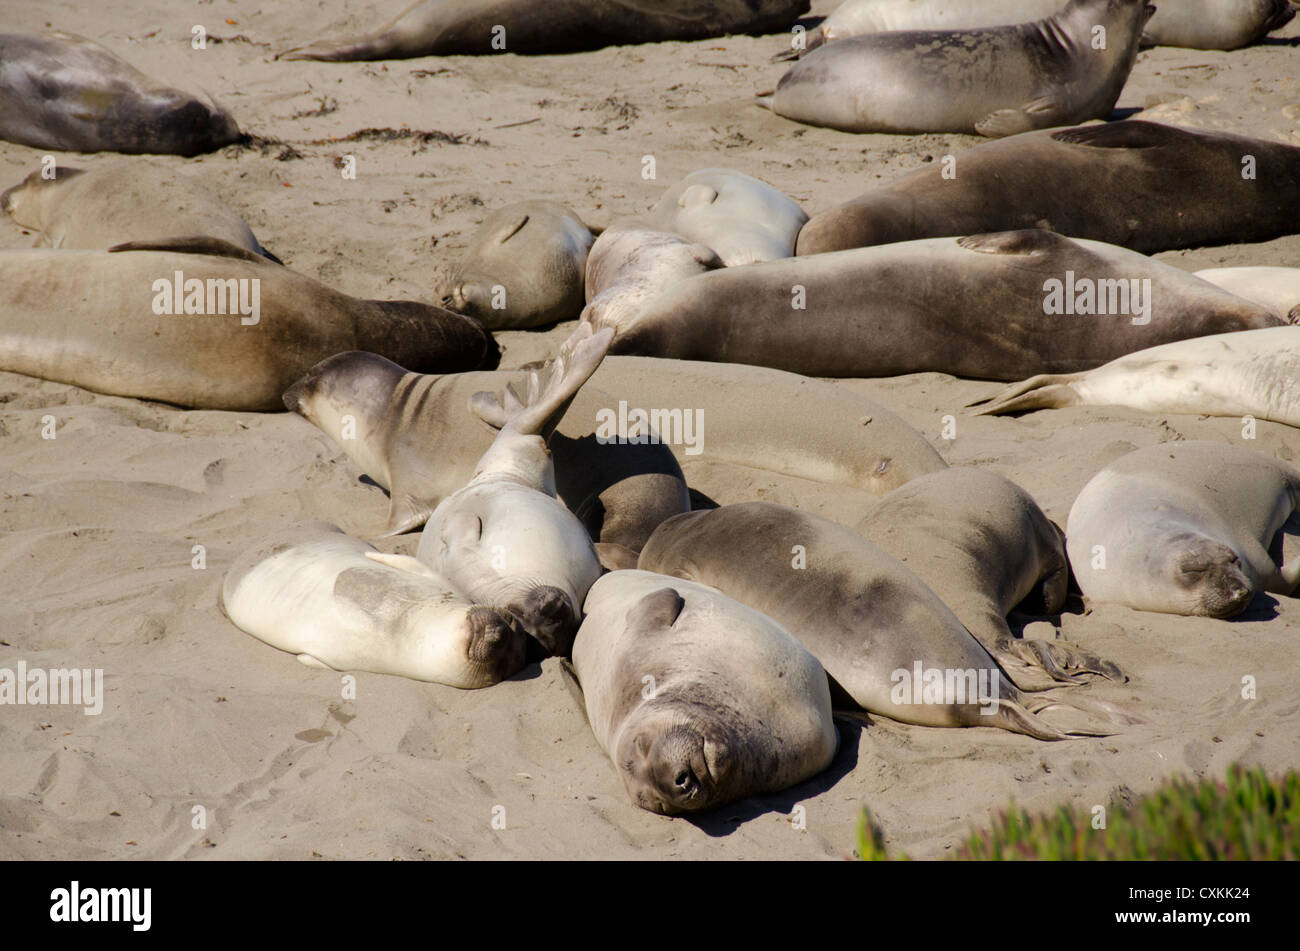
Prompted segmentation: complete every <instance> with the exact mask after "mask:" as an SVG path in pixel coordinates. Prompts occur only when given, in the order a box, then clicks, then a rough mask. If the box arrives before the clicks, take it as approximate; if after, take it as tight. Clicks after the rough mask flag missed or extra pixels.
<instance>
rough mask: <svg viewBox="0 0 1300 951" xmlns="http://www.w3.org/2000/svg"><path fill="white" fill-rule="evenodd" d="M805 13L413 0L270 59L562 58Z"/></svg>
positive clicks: (720, 6) (664, 1)
mask: <svg viewBox="0 0 1300 951" xmlns="http://www.w3.org/2000/svg"><path fill="white" fill-rule="evenodd" d="M808 7H809V0H547V2H546V3H544V4H540V3H537V2H535V0H419V2H417V3H415V4H413V5H412V6H410V7H409V8H407V10H406V11H405V12H403V13H402V14H401V15H400V16H398V18H397V19H396V20H394V21H393V22H391V23H389V24H388V25H386V26H381V27H380V28H379V29H377V30H375V31H374V32H373V33H368V34H365V35H363V36H355V37H348V38H342V39H323V40H317V41H316V42H314V43H310V44H308V45H306V46H298V47H294V48H293V49H291V50H286V51H285V52H283V53H279V54H277V55H276V59H321V60H332V61H335V62H343V61H348V60H363V59H403V58H408V57H412V56H455V55H458V54H462V53H500V52H511V53H565V52H570V51H577V50H590V49H597V48H599V47H601V46H609V45H613V44H618V43H662V42H664V41H666V40H700V39H706V38H708V37H711V36H723V35H724V34H727V33H767V32H771V31H772V30H781V29H785V28H786V27H788V26H789V25H790V24H791V23H793V22H794V21H795V19H796V18H797V17H799V16H800V15H801V14H804V13H807V12H808Z"/></svg>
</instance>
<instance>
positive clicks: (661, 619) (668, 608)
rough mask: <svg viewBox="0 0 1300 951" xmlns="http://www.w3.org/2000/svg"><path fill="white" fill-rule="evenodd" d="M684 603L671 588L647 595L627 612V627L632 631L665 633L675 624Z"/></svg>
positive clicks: (684, 605)
mask: <svg viewBox="0 0 1300 951" xmlns="http://www.w3.org/2000/svg"><path fill="white" fill-rule="evenodd" d="M684 607H686V601H685V600H683V598H682V596H681V595H680V594H678V593H677V592H676V590H674V589H673V588H660V589H659V590H658V591H654V592H652V593H650V594H647V595H646V596H645V597H644V598H642V599H641V600H640V601H638V602H637V603H636V604H634V605H632V607H631V608H629V609H628V612H627V626H628V629H629V630H634V631H666V630H668V628H670V627H672V626H673V624H674V623H675V622H676V620H677V618H678V616H679V615H680V614H681V613H682V609H683V608H684Z"/></svg>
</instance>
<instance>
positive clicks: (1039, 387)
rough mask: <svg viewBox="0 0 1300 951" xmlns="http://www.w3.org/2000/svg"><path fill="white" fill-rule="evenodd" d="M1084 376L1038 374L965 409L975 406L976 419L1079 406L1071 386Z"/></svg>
mask: <svg viewBox="0 0 1300 951" xmlns="http://www.w3.org/2000/svg"><path fill="white" fill-rule="evenodd" d="M1083 376H1084V375H1083V374H1082V373H1040V374H1039V375H1038V376H1031V377H1030V378H1029V379H1027V380H1024V381H1022V382H1020V383H1012V384H1011V385H1010V386H1008V387H1007V388H1006V389H1004V390H1003V391H1002V392H1001V393H998V394H997V395H996V396H991V397H989V398H988V399H986V400H977V401H976V402H975V403H971V404H969V406H968V407H967V408H970V407H973V406H976V405H978V406H979V409H977V410H975V411H974V415H975V416H997V415H999V414H1001V413H1023V412H1026V411H1028V410H1033V409H1057V408H1058V407H1061V406H1074V405H1076V404H1077V403H1078V402H1079V394H1078V391H1076V390H1075V389H1074V388H1073V387H1071V386H1070V384H1071V383H1074V382H1076V381H1078V380H1081V379H1083Z"/></svg>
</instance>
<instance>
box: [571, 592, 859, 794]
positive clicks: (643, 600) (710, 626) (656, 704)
mask: <svg viewBox="0 0 1300 951" xmlns="http://www.w3.org/2000/svg"><path fill="white" fill-rule="evenodd" d="M586 614H587V617H586V619H585V620H584V621H583V622H582V628H581V629H580V630H579V631H578V637H577V640H576V641H575V642H574V645H573V668H574V672H575V673H576V675H577V679H578V681H579V683H580V684H581V687H582V695H583V700H584V702H585V705H586V713H587V721H588V722H589V723H590V724H591V730H592V732H593V733H594V734H595V735H596V742H597V743H599V744H600V748H601V749H603V750H604V751H605V752H606V753H607V754H608V755H609V758H610V759H611V760H613V761H614V765H615V767H617V769H618V772H619V775H620V777H621V778H622V780H623V785H624V787H625V788H626V790H627V794H628V797H629V798H630V799H631V800H632V801H633V802H634V803H636V804H637V805H638V806H640V807H641V808H642V809H647V810H649V811H651V812H657V813H660V814H662V815H675V814H678V813H683V812H697V811H699V810H702V809H712V808H714V807H716V806H721V805H725V804H727V803H729V802H734V801H736V800H737V799H743V798H745V797H746V796H761V795H764V794H767V793H774V792H778V791H780V790H782V789H787V788H789V787H790V786H793V785H795V784H796V783H801V782H803V781H804V780H806V779H810V778H812V777H813V776H815V775H817V774H818V773H820V772H821V771H822V770H824V769H825V768H826V767H827V766H829V765H830V763H831V760H832V759H833V758H834V756H835V749H836V745H837V743H838V734H837V731H836V729H835V724H834V722H833V721H832V719H831V699H830V692H829V689H828V687H827V682H826V672H825V671H824V670H822V667H821V664H819V663H817V659H816V658H815V657H813V656H812V655H811V654H810V653H808V651H806V650H804V648H803V647H801V646H800V645H799V642H798V641H796V640H795V639H794V638H793V637H791V636H790V634H789V632H787V631H786V630H784V629H783V628H782V627H781V626H780V625H779V624H777V623H776V622H775V621H773V620H772V619H771V618H768V617H764V616H763V615H761V614H759V613H758V612H757V611H754V610H752V609H751V608H747V607H746V606H745V605H743V604H739V603H737V602H735V601H733V600H731V599H730V598H727V597H724V596H723V595H721V594H719V593H718V592H716V591H714V590H712V589H710V588H705V587H703V586H702V585H697V584H692V583H691V582H689V581H681V580H679V579H677V578H665V577H663V576H662V575H656V574H652V573H650V572H648V571H614V572H610V573H609V574H607V575H605V577H603V578H601V579H600V580H599V581H597V582H596V584H595V585H594V586H593V587H592V589H591V593H590V594H588V595H587V604H586Z"/></svg>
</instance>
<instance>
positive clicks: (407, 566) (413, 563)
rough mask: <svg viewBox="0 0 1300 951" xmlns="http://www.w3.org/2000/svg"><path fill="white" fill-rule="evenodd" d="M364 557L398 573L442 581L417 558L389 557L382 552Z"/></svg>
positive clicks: (371, 553) (369, 552) (367, 553)
mask: <svg viewBox="0 0 1300 951" xmlns="http://www.w3.org/2000/svg"><path fill="white" fill-rule="evenodd" d="M366 557H367V558H369V559H370V560H371V561H374V562H378V563H379V564H381V565H387V566H388V567H389V568H395V569H397V570H398V571H409V572H410V573H411V574H413V575H423V576H424V577H426V578H434V579H437V580H439V581H441V580H443V579H441V578H439V577H438V573H437V572H436V571H434V570H433V569H432V568H430V567H429V566H428V565H426V564H425V563H424V562H422V561H420V560H419V559H418V558H412V557H411V556H410V555H390V554H389V553H388V552H384V551H368V552H366Z"/></svg>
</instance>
